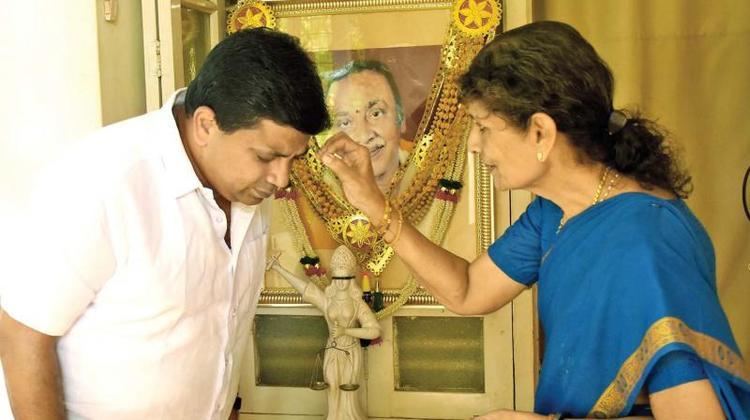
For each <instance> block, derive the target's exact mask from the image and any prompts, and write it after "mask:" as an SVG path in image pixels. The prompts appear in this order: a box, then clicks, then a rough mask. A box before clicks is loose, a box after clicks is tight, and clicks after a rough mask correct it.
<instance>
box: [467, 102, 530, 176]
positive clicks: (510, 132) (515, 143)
mask: <svg viewBox="0 0 750 420" xmlns="http://www.w3.org/2000/svg"><path fill="white" fill-rule="evenodd" d="M467 109H468V113H469V115H470V116H471V118H472V119H473V124H472V128H471V133H470V135H469V151H470V152H472V153H476V154H478V155H479V158H480V159H481V160H482V162H484V164H485V165H487V167H488V169H489V170H490V173H491V174H492V175H493V177H494V181H495V186H496V187H497V188H498V189H500V190H509V189H523V188H528V187H529V186H530V185H532V184H533V183H534V181H535V180H536V179H537V178H538V177H539V176H541V168H540V166H541V165H539V162H538V160H537V158H536V152H537V145H536V143H535V142H534V141H533V140H532V139H531V138H530V136H529V134H528V132H527V131H525V130H521V129H519V128H516V127H515V126H513V125H512V124H511V123H510V122H509V121H507V120H505V119H504V118H502V117H501V116H499V115H497V114H495V113H493V112H492V111H490V109H489V108H487V107H486V106H485V105H484V104H483V103H481V102H479V101H471V102H469V103H468V104H467Z"/></svg>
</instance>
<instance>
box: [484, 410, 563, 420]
mask: <svg viewBox="0 0 750 420" xmlns="http://www.w3.org/2000/svg"><path fill="white" fill-rule="evenodd" d="M548 419H549V416H544V415H541V414H535V413H527V412H525V411H513V410H495V411H490V412H489V413H486V414H483V415H481V416H474V417H472V420H548Z"/></svg>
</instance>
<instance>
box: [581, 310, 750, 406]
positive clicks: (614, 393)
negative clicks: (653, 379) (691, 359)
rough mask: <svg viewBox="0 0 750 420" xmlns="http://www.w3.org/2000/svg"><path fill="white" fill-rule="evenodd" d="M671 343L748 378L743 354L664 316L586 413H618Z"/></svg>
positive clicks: (652, 327)
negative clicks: (665, 347) (655, 358)
mask: <svg viewBox="0 0 750 420" xmlns="http://www.w3.org/2000/svg"><path fill="white" fill-rule="evenodd" d="M673 343H681V344H687V345H688V346H690V347H691V348H692V349H693V350H694V351H695V352H696V353H697V354H698V356H700V358H701V359H703V360H705V361H707V362H709V363H711V364H712V365H715V366H718V367H719V368H721V369H723V370H725V371H726V372H728V373H729V374H730V375H733V376H736V377H738V378H740V379H742V380H744V381H745V382H750V374H749V373H748V372H747V371H746V370H745V366H744V363H743V360H742V357H741V356H740V355H739V354H737V353H735V352H734V351H733V350H732V349H730V348H729V347H728V346H727V345H726V344H724V343H722V342H721V341H719V340H717V339H715V338H713V337H711V336H709V335H706V334H703V333H701V332H698V331H695V330H693V329H691V328H690V327H688V326H687V324H685V323H684V322H682V321H681V320H680V319H678V318H674V317H664V318H661V319H660V320H658V321H656V322H654V324H653V325H651V327H649V329H648V331H646V334H645V335H644V337H643V340H642V341H641V344H640V345H639V346H638V348H637V349H636V350H635V351H634V352H633V353H632V354H631V355H630V356H629V357H628V358H627V360H625V363H623V364H622V366H621V367H620V371H619V372H617V376H615V379H614V380H613V381H612V382H611V383H610V384H609V386H608V387H607V389H605V390H604V392H603V393H602V395H601V396H600V397H599V399H598V400H597V401H596V404H594V407H593V408H592V409H591V411H590V412H589V414H588V416H587V417H593V418H610V417H616V416H617V415H619V414H620V413H621V412H622V410H623V409H625V404H626V403H627V400H628V397H629V396H630V395H631V394H632V393H633V391H634V389H635V386H636V384H637V383H638V382H639V380H640V379H641V376H643V371H644V370H645V369H646V365H648V363H649V362H650V361H651V358H653V357H654V355H655V354H656V353H657V352H658V351H659V350H661V349H662V348H663V347H664V346H666V345H668V344H673Z"/></svg>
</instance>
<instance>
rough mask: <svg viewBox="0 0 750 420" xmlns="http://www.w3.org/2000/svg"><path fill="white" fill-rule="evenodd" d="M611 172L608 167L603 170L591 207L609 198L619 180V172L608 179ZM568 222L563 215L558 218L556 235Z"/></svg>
mask: <svg viewBox="0 0 750 420" xmlns="http://www.w3.org/2000/svg"><path fill="white" fill-rule="evenodd" d="M611 172H613V171H612V168H610V167H609V166H607V167H605V168H604V171H603V172H602V176H601V177H600V178H599V184H598V185H597V186H596V192H594V198H593V200H591V205H592V206H593V205H594V204H597V203H601V202H602V201H604V199H606V198H607V197H609V193H610V192H612V187H614V186H615V183H616V182H617V180H618V179H619V178H620V174H619V172H615V173H614V175H612V177H611V178H609V174H610V173H611ZM607 178H609V183H607ZM604 184H607V190H606V191H605V192H604V195H602V191H604ZM567 221H568V220H567V219H566V218H565V214H563V215H562V217H561V218H560V224H558V225H557V231H556V232H555V233H556V234H558V233H560V230H562V228H563V226H565V223H566V222H567Z"/></svg>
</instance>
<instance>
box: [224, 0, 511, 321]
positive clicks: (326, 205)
mask: <svg viewBox="0 0 750 420" xmlns="http://www.w3.org/2000/svg"><path fill="white" fill-rule="evenodd" d="M228 16H229V18H228V23H227V30H228V32H230V33H231V32H233V31H236V30H240V29H243V28H246V27H251V26H268V27H271V28H275V29H277V30H281V31H284V32H287V33H290V34H292V35H294V36H296V37H298V38H299V39H300V43H301V45H302V46H303V47H304V48H305V49H306V50H307V51H309V52H310V53H311V55H312V57H313V58H314V60H315V62H316V64H317V66H318V68H319V70H320V71H321V76H322V78H323V80H324V88H326V92H327V93H326V94H327V95H329V93H330V90H329V87H331V86H333V83H331V82H330V81H327V78H328V76H330V74H331V73H332V72H335V71H336V70H338V69H341V68H342V67H343V66H345V65H347V64H349V63H351V62H354V61H363V60H364V61H372V60H376V61H380V62H383V63H385V64H386V67H387V68H388V69H390V70H391V72H392V74H393V76H394V77H393V78H394V80H395V84H396V86H397V89H398V90H399V91H400V92H401V94H400V96H401V97H402V99H404V100H403V103H402V107H403V115H404V119H403V124H402V125H403V128H402V132H401V134H402V135H403V137H405V138H406V139H405V140H406V141H407V142H408V141H409V140H411V141H412V144H411V145H410V146H409V148H410V150H409V151H408V153H407V154H406V155H407V156H406V157H405V158H404V159H403V160H404V162H405V163H404V162H402V165H400V171H401V172H402V173H401V175H400V178H399V183H400V184H401V185H399V186H398V187H396V188H395V189H396V190H397V191H396V193H395V194H394V196H393V197H392V201H393V202H394V205H397V206H398V208H399V209H401V211H402V212H403V214H404V221H405V222H408V223H411V224H412V225H414V226H416V227H417V228H418V229H419V230H420V231H421V232H422V233H423V234H425V235H426V236H428V237H429V238H430V239H431V240H432V241H433V242H436V243H439V244H441V245H442V246H443V247H445V248H446V249H448V250H449V251H451V252H453V253H455V254H457V255H459V256H462V257H464V258H466V259H468V260H473V259H474V258H475V257H476V256H477V255H479V254H480V253H481V252H483V251H484V250H485V249H486V248H487V247H488V246H489V244H490V242H491V241H492V239H493V238H494V225H495V223H494V206H493V204H494V197H493V189H492V185H491V180H490V175H489V173H488V171H487V170H486V168H484V166H483V165H482V164H481V163H480V162H479V161H478V159H477V160H475V159H473V156H472V155H471V154H470V153H468V152H467V150H466V138H467V136H468V132H469V123H470V121H469V118H468V116H467V115H466V114H465V112H464V111H463V110H462V109H461V107H460V106H459V104H458V98H457V86H456V78H457V77H458V75H460V74H461V73H462V72H463V71H465V69H466V68H467V67H468V64H469V62H470V60H471V58H473V56H474V55H475V54H476V52H478V50H479V49H480V48H481V47H482V46H483V45H484V44H485V43H486V42H487V40H488V39H491V37H492V36H493V35H494V32H495V29H496V28H497V27H498V25H499V23H500V17H501V5H500V3H499V2H494V1H475V0H459V1H455V2H453V1H432V0H430V1H426V0H368V1H339V0H334V1H324V2H323V1H268V2H261V1H247V0H240V1H239V2H237V3H236V4H234V5H233V6H231V7H230V9H229V10H228ZM382 22H388V23H389V24H388V28H389V30H387V31H384V30H383V25H382ZM430 74H432V76H431V77H430V76H429V75H430ZM329 85H330V86H329ZM327 99H328V100H331V98H330V97H327ZM422 109H423V110H422ZM334 123H335V119H334ZM334 128H335V127H334ZM329 134H331V132H327V133H324V134H323V135H319V136H317V137H316V138H315V139H314V140H313V141H311V148H310V151H309V153H308V155H307V156H306V157H305V159H304V160H303V161H301V162H298V163H296V164H295V166H294V168H293V171H292V187H291V188H289V189H287V190H282V191H279V193H277V197H276V200H274V203H273V220H274V221H273V223H272V227H271V231H270V235H269V236H270V240H269V244H268V253H269V255H271V254H277V253H281V256H280V261H281V263H282V265H284V266H285V267H287V268H288V269H290V270H292V271H293V272H295V274H297V275H300V276H305V275H307V276H308V277H309V278H310V280H311V281H313V282H314V283H316V284H317V285H318V286H320V287H324V286H325V285H326V284H327V283H326V282H327V278H326V276H325V271H326V270H327V262H328V260H329V259H330V254H331V253H332V251H333V248H335V245H337V244H345V245H347V246H349V247H350V248H353V249H354V251H355V253H356V254H357V256H358V257H360V261H361V267H362V272H363V273H365V274H367V275H368V278H369V281H368V280H364V279H363V280H361V281H363V282H366V283H369V284H367V285H363V286H365V288H367V287H366V286H369V287H370V288H372V289H374V290H377V292H378V293H379V294H380V295H381V296H382V306H381V307H376V308H375V310H376V311H377V312H376V315H377V317H378V318H379V319H381V318H384V317H386V316H389V315H392V314H393V313H394V312H395V311H396V310H398V308H400V307H401V306H402V305H404V304H410V305H435V304H437V301H436V300H435V299H434V298H433V297H432V296H431V295H429V293H427V292H426V291H425V290H423V289H421V288H420V287H418V286H417V283H416V281H415V279H414V278H413V277H412V276H411V275H410V274H409V271H408V269H407V267H406V266H405V265H404V264H403V263H402V262H401V261H400V260H399V259H398V258H397V257H395V256H394V252H393V250H392V249H391V248H390V246H388V245H387V244H385V243H384V242H383V241H382V239H380V238H378V237H377V235H375V232H374V231H375V229H374V223H370V222H369V220H367V219H366V217H363V215H362V214H359V213H358V212H357V211H356V209H354V208H353V207H351V206H350V205H348V203H346V200H345V199H344V197H343V194H342V193H341V191H340V189H339V188H338V187H337V181H336V179H335V176H333V174H332V173H330V172H329V171H327V169H326V168H325V167H324V166H323V165H322V164H321V163H320V162H319V161H318V160H317V156H316V155H315V151H316V150H317V148H318V147H320V146H321V145H322V143H323V142H324V141H325V139H326V138H327V136H328V135H329ZM402 140H404V139H402ZM373 161H374V160H373ZM438 164H440V165H442V166H441V167H439V168H437V169H436V165H438ZM391 188H393V183H391ZM384 192H386V191H384ZM321 197H322V198H321ZM332 209H333V210H332ZM316 217H317V218H318V219H320V220H321V221H323V222H324V223H322V225H323V226H324V227H325V229H323V230H321V229H317V230H316V229H315V228H314V226H312V225H313V224H314V219H315V218H316ZM467 227H469V229H467ZM314 232H317V233H314ZM321 232H322V233H321ZM326 234H328V235H329V236H330V238H329V239H334V241H335V242H331V241H330V240H328V241H326V240H322V241H318V239H320V238H322V237H323V236H324V235H326ZM326 243H327V244H328V245H325V244H326ZM325 246H327V248H326V247H325ZM425 263H429V262H425ZM298 304H302V300H301V296H300V295H299V294H298V293H296V292H295V291H294V290H293V289H291V288H290V287H288V286H287V285H286V284H285V282H284V281H283V280H282V279H280V278H278V277H277V276H276V275H275V274H274V273H269V274H267V275H266V279H265V284H264V287H263V290H262V292H261V298H260V305H269V306H274V305H277V306H284V305H298Z"/></svg>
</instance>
